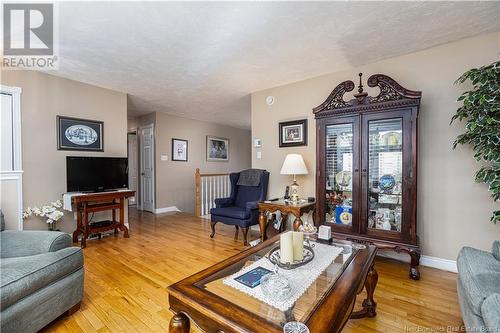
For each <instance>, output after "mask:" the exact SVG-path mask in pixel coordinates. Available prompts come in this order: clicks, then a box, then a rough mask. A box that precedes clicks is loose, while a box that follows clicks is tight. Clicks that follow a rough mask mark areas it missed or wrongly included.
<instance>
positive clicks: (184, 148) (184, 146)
mask: <svg viewBox="0 0 500 333" xmlns="http://www.w3.org/2000/svg"><path fill="white" fill-rule="evenodd" d="M187 160H188V141H187V140H182V139H172V161H181V162H187Z"/></svg>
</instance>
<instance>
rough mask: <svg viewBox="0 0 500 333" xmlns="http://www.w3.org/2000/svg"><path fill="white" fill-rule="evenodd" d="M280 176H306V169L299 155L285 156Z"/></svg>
mask: <svg viewBox="0 0 500 333" xmlns="http://www.w3.org/2000/svg"><path fill="white" fill-rule="evenodd" d="M280 174H282V175H307V174H308V172H307V167H306V164H305V163H304V159H303V158H302V155H300V154H288V155H286V158H285V162H283V166H282V167H281V171H280Z"/></svg>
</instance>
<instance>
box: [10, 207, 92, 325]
mask: <svg viewBox="0 0 500 333" xmlns="http://www.w3.org/2000/svg"><path fill="white" fill-rule="evenodd" d="M0 220H1V232H0V258H1V259H0V310H1V312H0V316H1V329H0V331H1V332H2V333H7V332H23V333H24V332H37V331H39V330H40V329H42V328H43V327H44V326H46V325H47V324H48V323H50V322H51V321H53V320H54V319H56V318H57V317H59V316H61V315H62V314H64V313H65V312H69V311H70V312H72V311H74V310H76V309H78V307H79V304H80V302H81V300H82V298H83V275H84V273H83V254H82V250H81V249H80V248H79V247H71V245H72V239H71V237H70V235H68V234H66V233H62V232H56V231H10V230H5V231H4V223H3V217H2V216H1V213H0Z"/></svg>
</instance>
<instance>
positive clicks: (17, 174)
mask: <svg viewBox="0 0 500 333" xmlns="http://www.w3.org/2000/svg"><path fill="white" fill-rule="evenodd" d="M22 92H23V90H22V88H21V87H13V86H6V85H0V93H1V94H5V95H10V96H11V98H12V155H13V156H12V157H13V161H12V170H0V187H1V186H2V184H1V183H2V182H4V181H15V182H16V188H17V198H16V201H17V208H18V211H17V212H16V213H17V214H16V215H17V221H16V224H17V230H23V229H24V223H23V210H24V207H23V172H24V171H23V163H22V133H21V125H22V123H21V94H22Z"/></svg>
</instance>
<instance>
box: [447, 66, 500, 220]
mask: <svg viewBox="0 0 500 333" xmlns="http://www.w3.org/2000/svg"><path fill="white" fill-rule="evenodd" d="M465 81H471V83H472V87H473V88H472V90H470V91H466V92H464V93H463V94H462V95H460V97H459V98H458V101H459V102H462V103H463V104H462V106H461V107H460V108H458V110H457V112H456V113H455V115H453V117H452V119H451V122H453V121H455V120H458V121H465V132H464V133H463V134H460V135H459V136H458V137H457V139H456V140H455V142H454V143H453V149H455V148H456V147H457V145H459V144H460V145H465V144H469V145H471V146H472V149H473V150H474V158H475V159H476V161H478V162H481V163H482V167H481V168H480V169H479V170H478V171H477V172H476V175H475V180H476V182H479V183H485V184H487V185H488V190H489V191H490V192H491V197H492V198H493V200H494V201H500V61H498V62H495V63H493V64H491V65H488V66H483V67H481V68H474V69H471V70H469V71H467V72H465V73H464V74H463V75H462V76H460V77H459V78H458V80H457V81H456V82H455V83H464V82H465ZM491 221H492V222H494V223H497V222H498V221H500V210H496V211H494V212H493V216H492V217H491Z"/></svg>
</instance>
